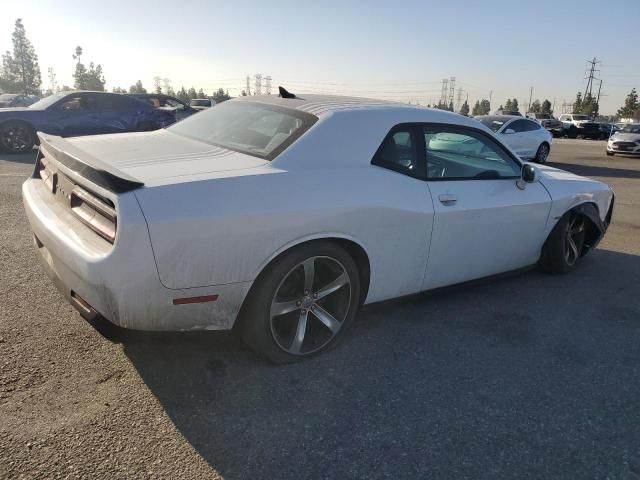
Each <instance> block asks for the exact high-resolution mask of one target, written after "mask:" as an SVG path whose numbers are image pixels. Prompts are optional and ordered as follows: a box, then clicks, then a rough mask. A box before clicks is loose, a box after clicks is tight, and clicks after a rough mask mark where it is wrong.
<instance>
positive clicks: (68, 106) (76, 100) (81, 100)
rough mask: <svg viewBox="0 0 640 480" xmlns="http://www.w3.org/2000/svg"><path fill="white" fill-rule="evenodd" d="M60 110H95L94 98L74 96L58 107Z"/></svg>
mask: <svg viewBox="0 0 640 480" xmlns="http://www.w3.org/2000/svg"><path fill="white" fill-rule="evenodd" d="M60 108H61V109H62V110H85V111H92V110H96V97H94V96H92V95H75V96H73V97H68V98H66V99H65V100H64V102H62V104H61V105H60Z"/></svg>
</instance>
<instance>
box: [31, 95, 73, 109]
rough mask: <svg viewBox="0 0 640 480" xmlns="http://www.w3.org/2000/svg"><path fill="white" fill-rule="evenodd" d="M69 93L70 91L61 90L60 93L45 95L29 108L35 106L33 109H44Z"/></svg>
mask: <svg viewBox="0 0 640 480" xmlns="http://www.w3.org/2000/svg"><path fill="white" fill-rule="evenodd" d="M67 95H69V92H60V93H56V94H54V95H49V96H48V97H45V98H43V99H42V100H38V101H37V102H36V103H34V104H32V105H30V106H29V108H33V109H36V110H42V109H44V108H47V107H48V106H50V105H53V104H54V103H56V102H57V101H58V100H60V99H61V98H64V97H66V96H67Z"/></svg>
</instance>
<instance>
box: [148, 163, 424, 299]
mask: <svg viewBox="0 0 640 480" xmlns="http://www.w3.org/2000/svg"><path fill="white" fill-rule="evenodd" d="M136 196H137V197H138V200H139V202H140V205H141V207H142V210H143V212H144V215H145V218H146V220H147V223H148V226H149V232H150V236H151V242H152V246H153V251H154V255H155V258H156V263H157V267H158V273H159V275H160V280H161V282H162V283H163V284H164V285H165V286H166V287H168V288H189V287H198V286H205V285H221V284H230V283H234V282H245V281H253V280H254V279H255V278H256V276H257V275H258V274H259V272H260V271H261V270H262V269H263V268H264V267H265V266H266V265H267V264H268V262H269V261H270V260H271V259H273V258H274V257H275V256H276V255H278V254H279V253H281V252H282V251H284V250H285V249H287V248H290V247H291V246H294V245H296V244H298V243H301V242H304V241H307V240H310V239H317V238H326V237H338V238H346V239H351V240H353V241H355V242H356V243H358V244H359V245H360V246H361V247H362V248H363V249H364V250H365V252H366V253H367V255H368V257H369V261H370V267H371V283H370V289H369V296H368V298H367V301H374V300H383V299H386V298H391V297H395V296H399V295H404V294H409V293H413V292H416V291H418V290H419V288H420V284H421V281H422V277H423V275H424V268H425V265H426V260H427V255H428V245H429V239H430V235H431V228H432V225H433V205H432V203H431V198H430V196H429V194H428V191H427V189H426V186H425V184H424V183H423V182H422V181H420V180H417V179H413V178H410V177H407V176H405V175H401V174H399V173H396V172H392V171H389V170H386V169H382V168H380V167H376V166H371V165H366V166H365V167H362V168H356V167H354V168H342V169H337V168H318V169H314V170H312V171H308V170H297V171H284V170H279V169H276V168H274V167H268V168H266V169H262V170H261V171H260V173H256V174H255V175H244V176H240V177H229V178H218V179H213V180H207V181H200V182H192V183H182V184H173V185H167V186H163V187H153V188H143V189H141V190H138V191H136Z"/></svg>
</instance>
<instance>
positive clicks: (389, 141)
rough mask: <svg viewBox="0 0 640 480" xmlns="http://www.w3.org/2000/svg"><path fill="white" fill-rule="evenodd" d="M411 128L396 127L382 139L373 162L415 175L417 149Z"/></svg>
mask: <svg viewBox="0 0 640 480" xmlns="http://www.w3.org/2000/svg"><path fill="white" fill-rule="evenodd" d="M414 138H415V136H414V135H413V134H412V129H411V128H410V127H409V128H402V127H400V128H396V129H394V130H392V131H391V132H390V133H389V135H387V137H386V138H385V139H384V141H383V142H382V145H381V146H380V148H379V149H378V152H377V153H376V156H375V157H374V159H373V162H372V163H373V164H374V165H378V166H380V167H385V168H389V169H390V170H395V171H398V172H400V173H406V174H409V175H415V174H416V172H417V170H418V149H417V148H416V145H415V140H414Z"/></svg>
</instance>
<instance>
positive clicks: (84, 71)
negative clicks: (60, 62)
mask: <svg viewBox="0 0 640 480" xmlns="http://www.w3.org/2000/svg"><path fill="white" fill-rule="evenodd" d="M81 56H82V47H80V46H78V47H76V50H75V54H74V55H73V58H74V59H76V60H78V63H76V71H75V73H74V74H73V78H74V79H75V83H74V86H75V88H77V89H78V90H96V91H99V92H104V84H105V83H106V81H105V79H104V75H103V74H102V65H100V64H98V65H95V64H94V63H93V62H90V63H89V68H87V67H85V65H84V63H82V59H81Z"/></svg>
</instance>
